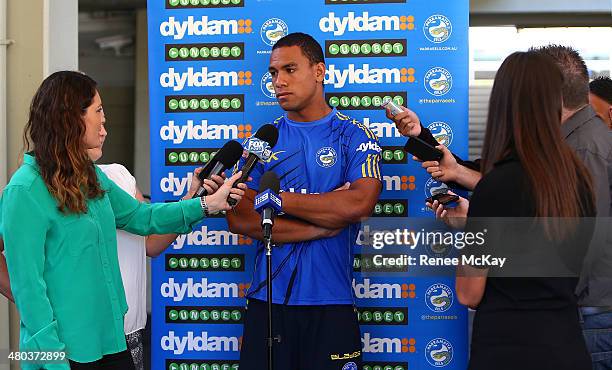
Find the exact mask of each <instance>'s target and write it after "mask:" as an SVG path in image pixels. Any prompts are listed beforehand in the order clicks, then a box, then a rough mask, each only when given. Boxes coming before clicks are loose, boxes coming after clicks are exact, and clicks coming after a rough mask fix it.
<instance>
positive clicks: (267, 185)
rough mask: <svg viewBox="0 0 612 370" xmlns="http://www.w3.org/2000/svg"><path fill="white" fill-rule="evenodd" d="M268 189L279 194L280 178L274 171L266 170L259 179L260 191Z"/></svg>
mask: <svg viewBox="0 0 612 370" xmlns="http://www.w3.org/2000/svg"><path fill="white" fill-rule="evenodd" d="M268 189H270V190H272V191H273V192H275V193H276V194H278V191H279V190H280V180H279V179H278V175H276V173H274V171H267V172H264V174H263V175H261V179H260V180H259V192H260V193H262V192H264V191H266V190H268Z"/></svg>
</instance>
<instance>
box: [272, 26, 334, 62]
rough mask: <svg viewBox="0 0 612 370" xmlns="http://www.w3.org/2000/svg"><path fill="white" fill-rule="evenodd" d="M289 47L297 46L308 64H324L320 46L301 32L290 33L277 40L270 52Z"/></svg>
mask: <svg viewBox="0 0 612 370" xmlns="http://www.w3.org/2000/svg"><path fill="white" fill-rule="evenodd" d="M289 46H299V47H300V49H301V50H302V53H304V55H305V56H306V58H308V60H309V61H310V64H317V63H325V57H324V56H323V49H322V48H321V45H320V44H319V43H318V42H317V40H315V39H314V38H313V37H312V36H310V35H308V34H305V33H302V32H294V33H290V34H288V35H287V36H284V37H283V38H281V39H280V40H278V41H277V42H276V44H274V46H272V50H276V49H278V48H282V47H289Z"/></svg>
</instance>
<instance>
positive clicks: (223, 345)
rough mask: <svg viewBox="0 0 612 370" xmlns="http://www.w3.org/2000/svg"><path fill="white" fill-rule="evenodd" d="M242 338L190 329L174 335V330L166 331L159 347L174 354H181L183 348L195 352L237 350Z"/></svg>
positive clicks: (183, 350)
mask: <svg viewBox="0 0 612 370" xmlns="http://www.w3.org/2000/svg"><path fill="white" fill-rule="evenodd" d="M241 341H242V338H239V337H215V336H209V335H208V332H205V331H203V332H201V333H200V335H197V334H195V333H194V332H192V331H188V332H187V336H180V335H175V334H174V331H170V332H168V335H164V336H163V337H162V338H161V343H160V345H161V348H162V350H164V351H172V353H174V354H175V355H182V354H183V353H184V352H185V350H187V351H197V352H238V351H240V343H241Z"/></svg>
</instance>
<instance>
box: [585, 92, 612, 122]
mask: <svg viewBox="0 0 612 370" xmlns="http://www.w3.org/2000/svg"><path fill="white" fill-rule="evenodd" d="M589 103H590V104H591V107H593V109H594V110H595V112H597V114H598V115H599V116H600V117H601V119H603V120H604V122H605V123H606V124H607V125H608V128H609V129H611V130H612V104H608V102H607V101H605V100H603V99H602V98H600V97H599V96H597V95H595V94H589Z"/></svg>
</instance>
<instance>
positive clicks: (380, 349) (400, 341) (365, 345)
mask: <svg viewBox="0 0 612 370" xmlns="http://www.w3.org/2000/svg"><path fill="white" fill-rule="evenodd" d="M361 344H362V351H363V353H407V352H411V353H414V352H416V346H415V344H416V340H415V339H414V338H410V339H408V338H376V337H373V336H372V334H370V333H368V332H365V333H363V338H361Z"/></svg>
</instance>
